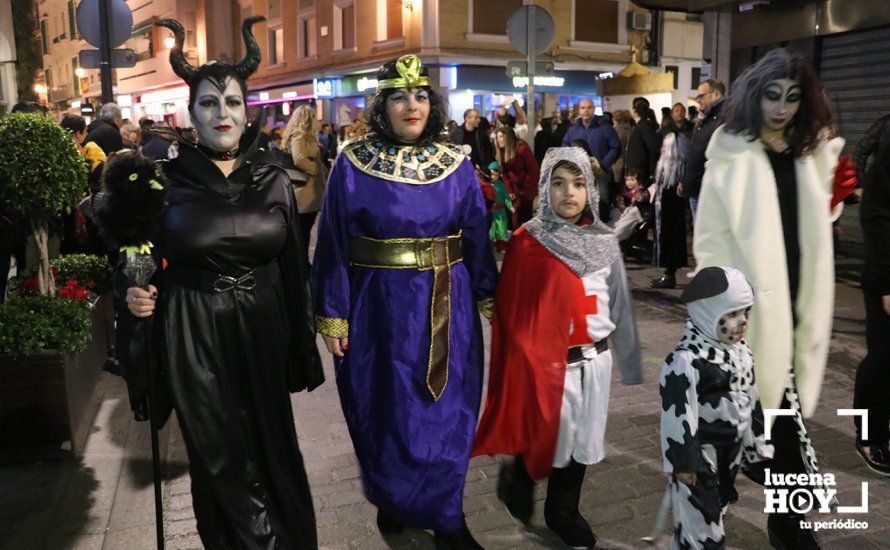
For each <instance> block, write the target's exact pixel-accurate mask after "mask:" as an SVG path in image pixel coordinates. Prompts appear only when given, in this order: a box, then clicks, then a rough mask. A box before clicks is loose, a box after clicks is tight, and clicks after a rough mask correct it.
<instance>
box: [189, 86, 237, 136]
mask: <svg viewBox="0 0 890 550" xmlns="http://www.w3.org/2000/svg"><path fill="white" fill-rule="evenodd" d="M191 114H192V123H194V125H195V129H196V130H197V131H198V142H199V143H200V144H201V145H203V146H205V147H207V148H208V149H212V150H214V151H219V152H226V151H232V150H234V149H237V148H238V142H239V141H240V140H241V135H242V134H243V133H244V127H245V125H246V124H247V107H246V105H245V104H244V96H243V95H242V93H241V86H239V85H238V81H237V80H235V79H234V78H229V79H228V80H227V81H226V89H225V90H223V91H220V90H219V88H217V87H216V85H214V83H213V82H211V81H210V79H204V80H203V81H201V83H200V84H198V90H197V94H195V104H194V105H192V109H191Z"/></svg>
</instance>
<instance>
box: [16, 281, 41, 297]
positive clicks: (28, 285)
mask: <svg viewBox="0 0 890 550" xmlns="http://www.w3.org/2000/svg"><path fill="white" fill-rule="evenodd" d="M19 292H21V294H23V295H30V294H37V293H38V292H40V283H39V282H37V277H34V278H33V279H25V280H24V281H22V286H21V289H20V291H19Z"/></svg>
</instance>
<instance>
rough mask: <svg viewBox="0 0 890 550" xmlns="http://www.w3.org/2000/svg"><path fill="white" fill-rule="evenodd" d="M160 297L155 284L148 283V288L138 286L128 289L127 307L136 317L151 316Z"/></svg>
mask: <svg viewBox="0 0 890 550" xmlns="http://www.w3.org/2000/svg"><path fill="white" fill-rule="evenodd" d="M157 299H158V289H157V288H156V287H155V286H154V285H148V290H143V289H141V288H139V287H138V286H131V287H130V288H128V289H127V297H126V301H127V309H129V310H130V313H131V314H133V316H134V317H139V318H145V317H150V316H151V314H152V313H154V310H155V302H156V301H157Z"/></svg>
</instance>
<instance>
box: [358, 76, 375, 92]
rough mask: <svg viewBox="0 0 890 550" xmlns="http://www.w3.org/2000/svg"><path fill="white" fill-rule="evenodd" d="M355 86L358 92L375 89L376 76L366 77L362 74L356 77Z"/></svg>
mask: <svg viewBox="0 0 890 550" xmlns="http://www.w3.org/2000/svg"><path fill="white" fill-rule="evenodd" d="M355 87H356V89H357V90H358V91H360V92H364V91H365V90H376V89H377V79H376V78H368V77H367V76H363V77H361V78H359V79H358V82H356V83H355Z"/></svg>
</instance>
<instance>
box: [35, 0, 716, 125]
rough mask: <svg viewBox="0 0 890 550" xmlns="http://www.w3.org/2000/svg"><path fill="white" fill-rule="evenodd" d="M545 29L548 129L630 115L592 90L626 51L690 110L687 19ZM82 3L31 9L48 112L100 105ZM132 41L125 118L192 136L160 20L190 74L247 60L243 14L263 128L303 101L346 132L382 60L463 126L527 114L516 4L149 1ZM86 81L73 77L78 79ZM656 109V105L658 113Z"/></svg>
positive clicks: (608, 11) (640, 13) (588, 14)
mask: <svg viewBox="0 0 890 550" xmlns="http://www.w3.org/2000/svg"><path fill="white" fill-rule="evenodd" d="M535 3H536V4H537V5H539V6H541V7H542V8H544V9H546V10H547V11H548V12H549V13H550V14H551V16H552V18H553V21H554V27H555V34H554V39H553V42H552V44H551V46H550V48H549V49H548V50H547V51H546V52H545V53H543V54H542V55H540V56H538V60H539V61H545V62H552V63H553V66H554V71H553V73H552V74H544V75H538V76H537V77H536V78H535V86H536V92H537V94H536V105H538V109H539V110H538V112H539V113H540V114H542V115H544V116H547V115H550V114H553V113H556V112H558V111H559V110H561V109H569V108H571V107H572V106H573V105H575V104H577V102H578V101H579V100H580V98H582V97H590V98H592V99H593V100H594V103H595V105H596V106H597V108H599V109H602V108H606V109H616V108H626V107H627V106H626V105H623V104H621V105H617V104H610V101H609V98H603V97H599V96H598V95H597V79H598V77H599V75H601V74H603V73H613V74H614V73H616V72H618V71H620V70H621V69H622V68H623V67H624V66H625V65H626V64H627V63H628V62H629V61H630V58H631V50H632V48H635V49H636V50H638V51H641V52H643V55H642V58H641V59H640V60H641V61H643V62H648V61H649V60H650V56H651V55H653V53H652V52H650V51H649V50H648V49H647V44H652V43H657V44H658V46H659V48H658V50H659V51H660V53H661V57H660V59H659V63H658V64H657V65H656V66H653V67H652V69H653V70H655V71H664V70H669V71H673V72H674V73H675V75H676V76H675V83H676V87H677V89H676V90H675V92H674V93H672V94H666V95H665V97H663V98H660V101H662V100H663V103H664V104H665V105H669V104H670V103H671V102H675V101H681V102H688V98H689V96H690V95H694V94H692V90H693V89H694V88H695V87H696V86H697V85H698V78H697V76H698V75H699V74H700V66H701V33H702V27H703V25H702V23H701V21H700V20H699V19H698V17H697V16H690V15H687V14H668V15H666V16H663V17H657V16H656V17H653V14H652V13H650V12H649V11H647V10H643V9H641V8H638V7H636V6H635V4H634V3H633V2H630V1H629V0H537V1H536V2H535ZM78 4H79V2H75V1H74V0H39V1H38V11H39V15H40V29H41V42H42V46H43V47H44V67H45V70H44V78H45V79H46V88H47V101H48V102H49V104H50V105H51V107H53V108H54V109H55V110H56V111H59V112H60V113H61V112H78V111H79V108H80V107H81V106H82V105H84V104H87V103H92V104H96V103H97V102H98V101H97V98H98V96H99V94H100V90H99V85H100V81H99V74H98V71H97V70H84V69H82V68H80V67H79V63H78V57H77V56H78V52H79V51H80V50H82V49H92V48H93V47H92V46H89V45H88V44H86V43H85V42H84V41H83V40H82V38H81V36H80V34H79V32H78V30H77V25H76V17H75V14H76V10H77V5H78ZM128 5H129V6H130V8H131V9H132V11H133V22H134V25H133V32H132V34H131V36H130V39H129V40H128V41H127V42H126V43H125V44H123V45H122V46H121V47H122V48H130V49H132V50H133V51H134V53H135V57H136V64H135V66H134V67H132V68H120V69H116V70H115V71H114V83H115V84H114V97H115V100H116V101H117V102H118V103H119V104H121V106H122V107H123V108H124V115H125V117H126V118H132V119H134V120H136V119H139V118H141V117H143V116H148V117H150V118H153V119H156V120H160V119H164V120H166V121H167V122H169V123H170V124H171V125H174V126H187V125H189V119H188V111H187V98H188V90H187V88H186V87H185V85H184V84H183V83H182V82H181V80H179V78H178V77H176V76H175V75H174V74H173V71H172V70H171V69H170V66H169V63H168V55H169V48H170V47H171V46H172V34H171V33H170V32H169V31H168V30H167V29H163V28H159V27H156V26H154V25H153V23H154V22H155V21H156V20H157V19H159V18H164V17H173V18H176V19H178V20H180V21H181V22H182V23H183V26H184V27H185V29H186V43H185V48H184V50H185V54H186V56H187V58H188V59H189V60H190V61H191V62H192V63H194V64H200V63H204V62H206V61H208V60H212V59H216V60H219V61H224V62H226V61H234V60H237V59H239V58H240V56H242V55H243V44H242V41H241V37H240V25H241V22H242V21H243V20H244V19H245V18H247V17H250V16H253V15H263V16H265V17H266V19H267V21H265V22H263V23H259V24H257V25H255V26H254V33H255V35H256V37H257V40H258V42H259V44H260V48H261V49H262V52H263V63H262V64H261V65H260V68H259V70H258V71H257V73H256V74H255V75H254V76H253V77H252V78H251V80H250V89H251V95H250V98H249V103H250V104H251V105H255V106H266V107H267V112H268V113H269V120H268V122H269V123H271V124H275V123H283V122H284V121H285V120H286V119H287V117H288V116H289V114H290V112H291V111H292V109H293V108H294V106H295V105H296V104H297V103H299V102H312V103H313V104H314V105H315V106H316V108H317V110H318V114H319V117H320V118H323V119H324V120H326V121H329V122H334V123H337V124H346V123H349V122H351V121H353V120H354V119H355V118H357V116H358V113H359V112H360V110H361V109H363V108H364V106H365V100H366V97H367V96H368V95H370V94H372V93H373V92H374V89H375V86H376V80H375V75H376V70H377V68H378V67H379V66H380V65H381V64H382V63H383V62H385V61H387V60H389V59H393V58H395V57H398V56H400V55H404V54H406V53H413V54H417V55H419V56H420V57H421V59H422V60H423V61H424V64H425V65H426V66H427V67H429V69H430V73H431V80H432V81H433V84H434V85H435V86H436V88H437V89H438V90H439V91H440V92H441V93H442V94H443V95H445V96H446V97H447V98H448V99H449V104H450V106H451V116H452V118H454V119H455V120H458V121H460V120H461V117H462V113H463V111H464V110H466V109H468V108H471V107H473V108H476V109H478V110H479V111H480V112H482V113H483V114H486V115H488V114H490V113H491V112H492V111H494V110H495V109H496V108H497V107H499V106H501V105H504V104H509V103H511V102H512V101H514V100H516V101H518V102H520V104H523V103H524V101H525V97H524V95H525V93H526V87H527V81H528V79H527V78H523V77H522V76H521V75H520V76H519V77H513V76H508V75H507V71H506V66H507V64H508V63H509V62H510V61H521V60H522V57H523V56H522V55H521V54H519V53H518V52H517V51H516V50H515V49H514V48H513V46H512V45H511V44H510V43H509V40H508V38H507V31H506V29H507V21H508V19H509V17H510V15H511V14H512V13H513V12H514V11H515V10H516V9H518V8H520V7H521V6H522V5H523V0H214V1H211V0H154V1H152V2H144V1H139V0H133V1H129V2H128ZM80 75H82V76H80ZM665 105H653V107H656V108H657V107H660V106H665Z"/></svg>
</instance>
